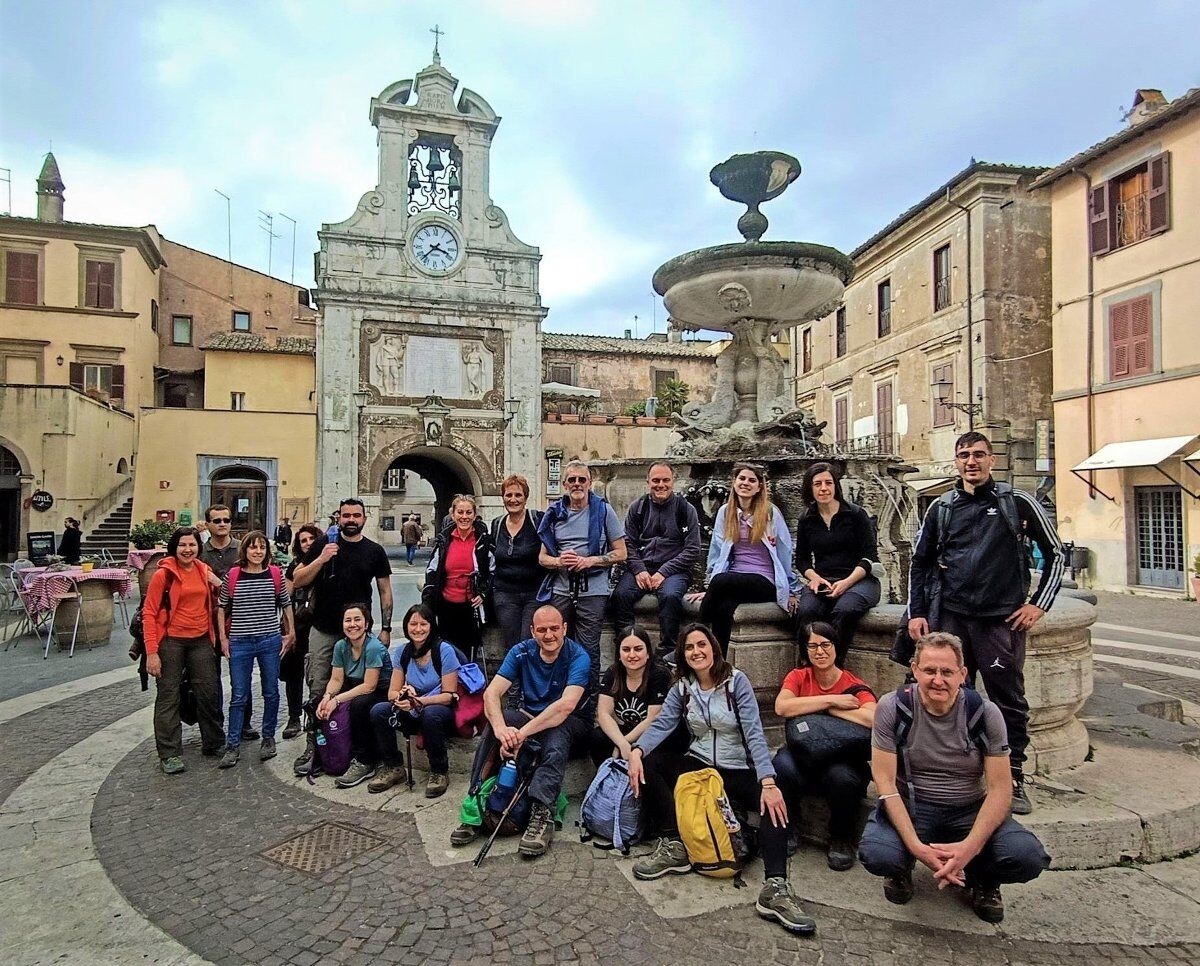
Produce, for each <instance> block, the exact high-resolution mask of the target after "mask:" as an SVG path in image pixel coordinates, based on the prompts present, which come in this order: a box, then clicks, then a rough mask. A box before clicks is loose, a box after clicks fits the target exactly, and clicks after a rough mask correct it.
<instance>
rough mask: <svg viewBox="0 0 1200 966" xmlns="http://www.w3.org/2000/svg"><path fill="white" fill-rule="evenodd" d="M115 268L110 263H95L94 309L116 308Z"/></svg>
mask: <svg viewBox="0 0 1200 966" xmlns="http://www.w3.org/2000/svg"><path fill="white" fill-rule="evenodd" d="M116 278H117V266H116V265H114V264H113V263H112V262H97V263H96V308H98V309H112V308H116V298H115V296H116Z"/></svg>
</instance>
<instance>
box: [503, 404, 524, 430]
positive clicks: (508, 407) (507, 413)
mask: <svg viewBox="0 0 1200 966" xmlns="http://www.w3.org/2000/svg"><path fill="white" fill-rule="evenodd" d="M520 411H521V400H519V399H506V400H504V425H505V426H507V425H508V424H509V423H511V422H512V421H513V420H514V419H516V418H517V413H519V412H520Z"/></svg>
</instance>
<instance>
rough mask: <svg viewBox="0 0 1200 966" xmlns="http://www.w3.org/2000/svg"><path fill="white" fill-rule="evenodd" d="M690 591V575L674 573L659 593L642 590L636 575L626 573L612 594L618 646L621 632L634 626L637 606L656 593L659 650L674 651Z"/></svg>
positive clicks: (657, 591)
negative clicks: (685, 594)
mask: <svg viewBox="0 0 1200 966" xmlns="http://www.w3.org/2000/svg"><path fill="white" fill-rule="evenodd" d="M687 588H688V575H687V574H672V575H671V576H670V577H667V578H666V579H665V580H664V581H663V582H662V584H661V585H660V586H659V588H658V590H642V588H641V587H639V586H638V585H637V575H636V574H634V573H633V572H632V571H630V570H626V571H625V573H624V574H622V576H621V579H620V581H618V583H617V589H616V590H614V591H613V594H612V621H613V636H614V637H615V638H616V641H617V645H618V646H620V641H621V632H622V631H624V630H625V629H626V628H627V627H629V626H630V625H631V624H633V608H634V606H635V605H636V604H637V602H638V601H639V600H641V599H642V598H643V597H645V596H646V595H647V594H653V595H654V596H655V597H657V598H658V629H659V634H658V649H659V650H660V651H671V652H674V650H675V641H676V640H677V639H678V637H679V625H680V623H681V622H682V620H683V595H684V593H686V592H687ZM614 659H615V655H614Z"/></svg>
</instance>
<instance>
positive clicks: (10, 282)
mask: <svg viewBox="0 0 1200 966" xmlns="http://www.w3.org/2000/svg"><path fill="white" fill-rule="evenodd" d="M4 275H5V278H4V300H5V301H6V302H12V303H14V304H17V305H37V300H38V256H37V253H36V252H8V253H7V257H6V258H5V262H4Z"/></svg>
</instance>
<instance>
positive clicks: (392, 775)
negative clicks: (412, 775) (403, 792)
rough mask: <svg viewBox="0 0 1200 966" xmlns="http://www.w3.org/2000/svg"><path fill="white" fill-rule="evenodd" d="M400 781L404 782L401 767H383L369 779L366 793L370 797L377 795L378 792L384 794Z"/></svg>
mask: <svg viewBox="0 0 1200 966" xmlns="http://www.w3.org/2000/svg"><path fill="white" fill-rule="evenodd" d="M402 781H404V766H403V765H384V766H383V767H382V768H380V769H379V771H377V772H376V773H375V777H374V778H372V779H371V784H369V785H368V786H367V791H369V792H370V793H371V794H372V795H378V794H379V793H380V792H386V791H387V790H388V789H389V788H391V787H392V786H393V785H399V784H400V783H401V782H402Z"/></svg>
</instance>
